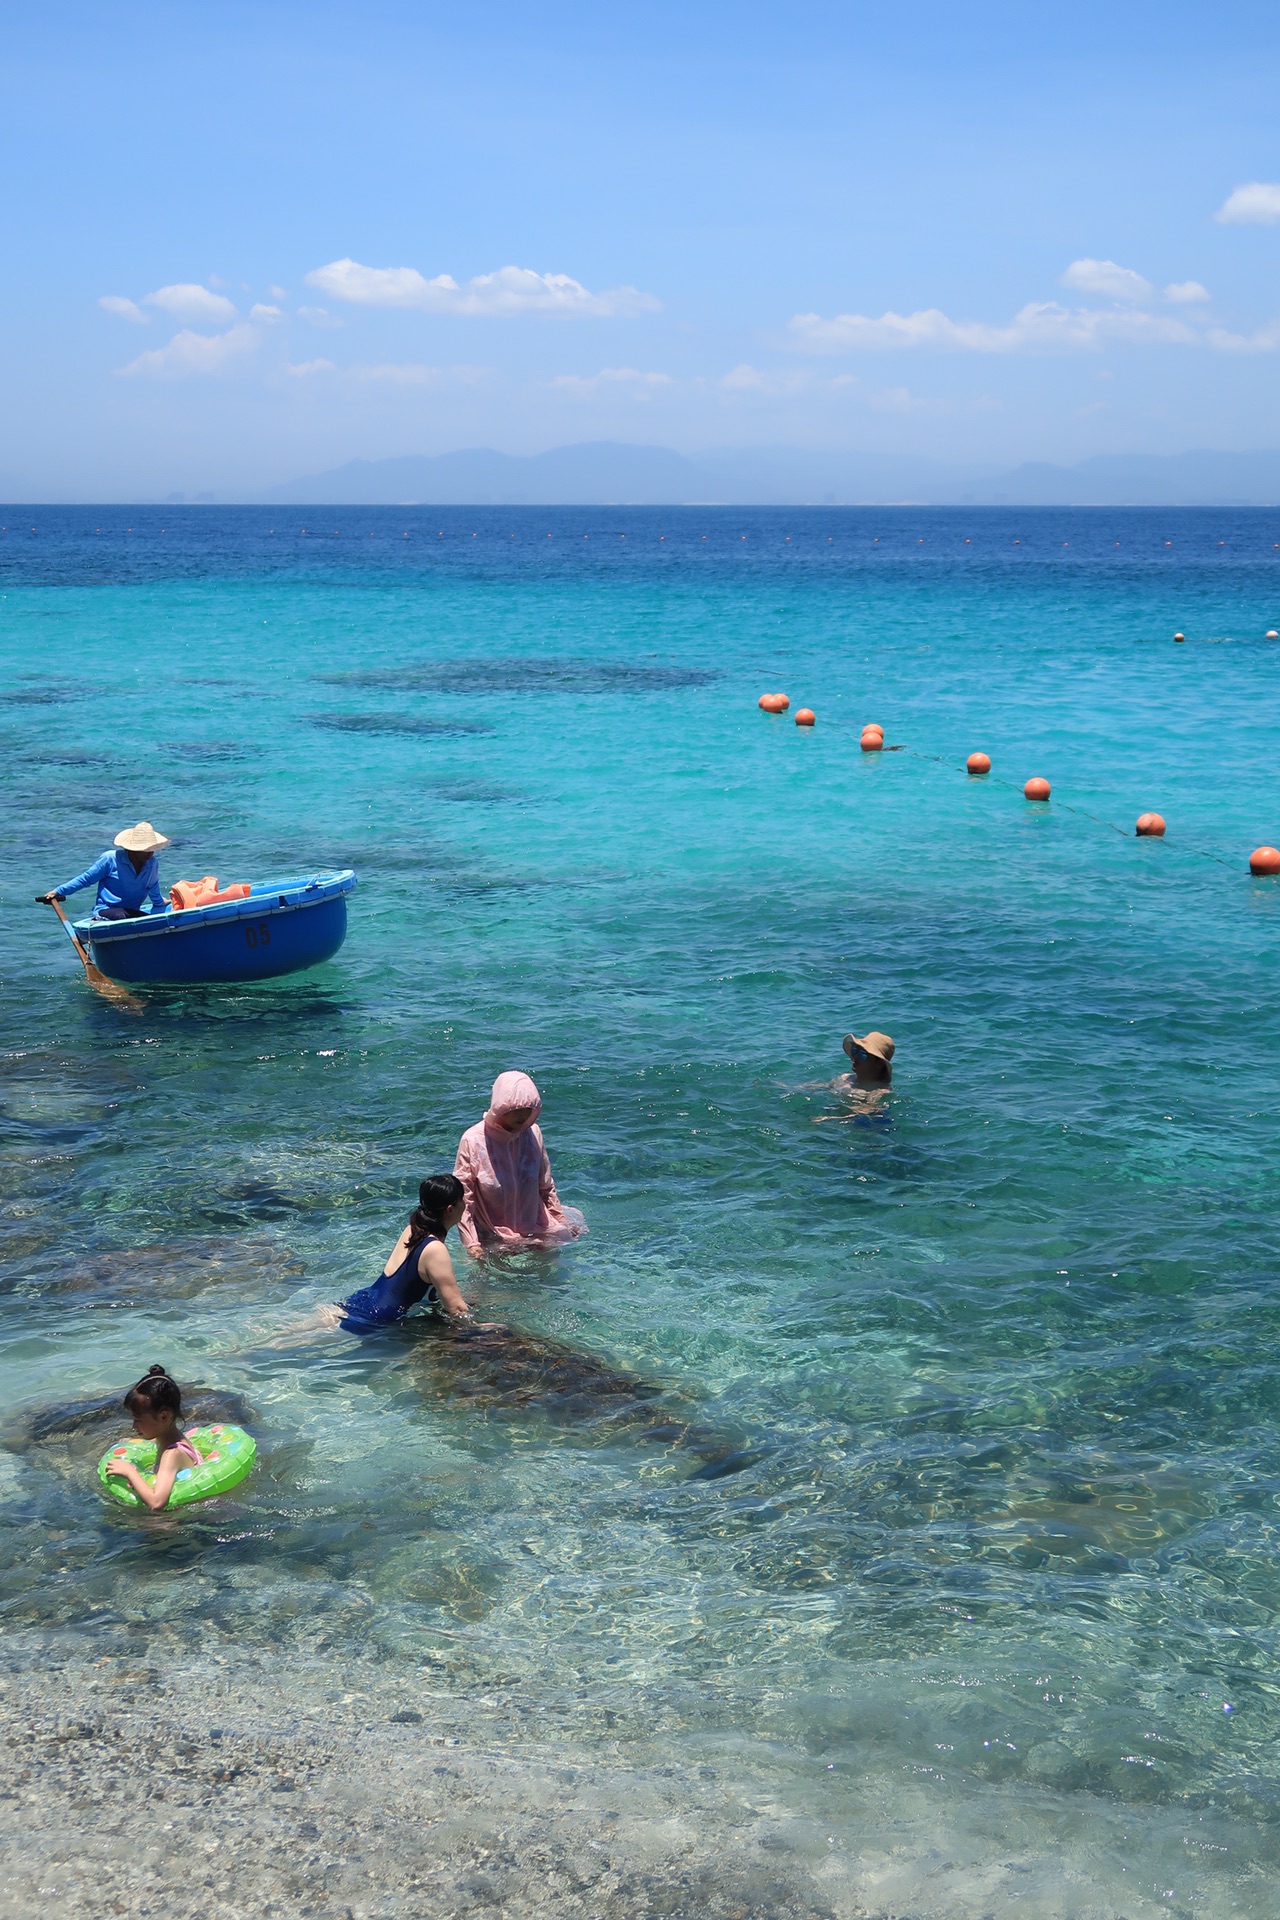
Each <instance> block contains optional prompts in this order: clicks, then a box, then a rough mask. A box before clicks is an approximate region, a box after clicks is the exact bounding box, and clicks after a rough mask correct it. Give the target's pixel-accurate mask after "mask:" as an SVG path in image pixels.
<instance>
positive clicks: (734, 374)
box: [715, 360, 858, 400]
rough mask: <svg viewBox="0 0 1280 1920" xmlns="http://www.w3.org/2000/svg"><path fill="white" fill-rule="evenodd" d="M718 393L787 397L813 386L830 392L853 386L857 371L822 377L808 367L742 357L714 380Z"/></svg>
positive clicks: (804, 391)
mask: <svg viewBox="0 0 1280 1920" xmlns="http://www.w3.org/2000/svg"><path fill="white" fill-rule="evenodd" d="M715 384H716V386H717V387H718V388H719V389H720V391H721V393H727V394H744V395H745V394H758V395H759V396H760V397H761V399H765V400H790V399H792V398H793V397H794V396H795V395H796V394H800V393H811V392H812V391H813V390H814V389H815V388H818V387H820V388H822V389H823V391H824V392H830V391H832V390H833V389H835V388H838V387H856V386H857V385H858V376H857V374H856V373H838V374H836V375H834V376H833V377H832V376H827V377H822V376H819V375H817V374H815V373H812V372H811V371H810V370H809V368H808V367H803V368H793V367H785V368H783V369H781V370H779V369H777V368H761V367H753V366H752V365H751V363H750V361H747V360H742V361H740V362H739V363H738V365H737V366H736V367H730V369H729V371H728V373H725V374H722V375H721V376H720V378H719V380H717V381H716V383H715Z"/></svg>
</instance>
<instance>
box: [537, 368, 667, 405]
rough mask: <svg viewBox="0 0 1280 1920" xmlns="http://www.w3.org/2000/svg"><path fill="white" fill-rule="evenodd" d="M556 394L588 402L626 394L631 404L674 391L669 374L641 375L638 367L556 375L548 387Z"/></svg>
mask: <svg viewBox="0 0 1280 1920" xmlns="http://www.w3.org/2000/svg"><path fill="white" fill-rule="evenodd" d="M548 384H549V385H550V386H552V387H554V388H555V390H556V391H557V392H558V393H568V394H575V395H577V396H579V397H581V398H587V397H589V396H591V395H594V394H599V393H607V392H609V391H610V390H612V391H614V392H615V393H627V394H629V395H630V396H631V398H632V399H633V400H652V398H653V396H654V394H655V393H660V392H661V391H662V389H663V388H664V387H674V386H675V384H676V383H675V381H674V380H673V379H672V377H671V375H670V374H669V373H641V372H640V370H639V368H638V367H601V369H600V371H599V373H592V374H578V373H559V374H557V375H556V377H555V379H554V380H552V381H550V382H549V383H548Z"/></svg>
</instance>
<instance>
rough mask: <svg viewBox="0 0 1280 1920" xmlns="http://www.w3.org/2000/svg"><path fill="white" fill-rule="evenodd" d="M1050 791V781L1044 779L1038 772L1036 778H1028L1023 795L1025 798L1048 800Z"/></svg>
mask: <svg viewBox="0 0 1280 1920" xmlns="http://www.w3.org/2000/svg"><path fill="white" fill-rule="evenodd" d="M1050 791H1051V789H1050V786H1049V782H1048V781H1047V780H1042V779H1041V778H1040V776H1039V775H1038V774H1037V775H1036V776H1035V778H1034V779H1031V780H1028V782H1027V784H1026V786H1025V787H1024V788H1023V789H1022V797H1023V799H1024V800H1047V799H1048V798H1049V794H1050Z"/></svg>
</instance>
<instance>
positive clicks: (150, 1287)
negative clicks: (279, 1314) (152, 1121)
mask: <svg viewBox="0 0 1280 1920" xmlns="http://www.w3.org/2000/svg"><path fill="white" fill-rule="evenodd" d="M303 1271H304V1269H303V1264H302V1262H301V1260H299V1259H298V1257H297V1256H296V1254H294V1253H292V1252H290V1250H289V1248H288V1247H282V1246H280V1245H278V1244H277V1243H276V1242H275V1241H274V1240H266V1239H258V1240H248V1239H235V1238H233V1237H230V1236H227V1235H222V1236H214V1235H212V1234H209V1235H205V1236H203V1237H201V1238H199V1239H189V1240H175V1241H159V1242H157V1243H156V1244H155V1245H153V1246H147V1247H118V1248H111V1249H110V1250H107V1251H104V1252H102V1253H89V1254H80V1253H77V1254H76V1256H75V1258H74V1259H73V1260H68V1259H67V1258H66V1254H65V1250H62V1251H61V1252H60V1254H59V1258H58V1259H57V1261H56V1263H43V1264H41V1265H36V1264H35V1263H31V1264H28V1265H26V1266H25V1267H24V1268H23V1270H22V1271H20V1272H10V1273H8V1274H5V1275H2V1276H0V1296H3V1295H6V1294H8V1295H14V1294H18V1295H23V1294H27V1295H31V1296H43V1295H45V1294H68V1293H70V1294H76V1295H78V1296H80V1297H81V1298H84V1299H86V1300H91V1301H94V1302H97V1303H101V1302H105V1301H110V1303H111V1304H112V1305H113V1306H126V1305H129V1304H131V1303H132V1302H134V1301H138V1300H151V1299H154V1298H155V1297H156V1295H157V1294H158V1293H159V1291H160V1290H161V1289H163V1291H164V1293H165V1294H166V1295H167V1296H168V1297H170V1298H173V1299H182V1300H189V1299H191V1298H193V1297H194V1296H195V1295H197V1294H200V1293H203V1292H204V1291H205V1289H206V1288H208V1287H214V1286H216V1287H220V1288H221V1287H227V1286H236V1285H241V1286H243V1285H246V1284H247V1285H251V1286H252V1287H253V1288H254V1289H255V1291H259V1292H261V1290H262V1289H263V1288H265V1287H269V1286H278V1285H279V1284H280V1283H281V1282H282V1281H285V1280H292V1279H294V1278H295V1277H296V1276H297V1275H298V1274H300V1273H302V1272H303Z"/></svg>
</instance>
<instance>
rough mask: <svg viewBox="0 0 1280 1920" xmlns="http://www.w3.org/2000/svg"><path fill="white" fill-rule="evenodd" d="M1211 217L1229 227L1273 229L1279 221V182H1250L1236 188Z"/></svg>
mask: <svg viewBox="0 0 1280 1920" xmlns="http://www.w3.org/2000/svg"><path fill="white" fill-rule="evenodd" d="M1213 217H1214V219H1215V220H1221V221H1222V223H1223V224H1224V226H1229V227H1274V226H1275V224H1276V222H1277V221H1278V220H1280V181H1274V180H1272V181H1267V180H1251V181H1250V182H1249V184H1248V186H1246V187H1237V188H1236V190H1235V192H1234V193H1229V194H1228V195H1227V197H1226V199H1225V200H1224V201H1223V203H1222V205H1221V206H1220V207H1219V208H1218V211H1217V212H1216V213H1215V214H1214V216H1213Z"/></svg>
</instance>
